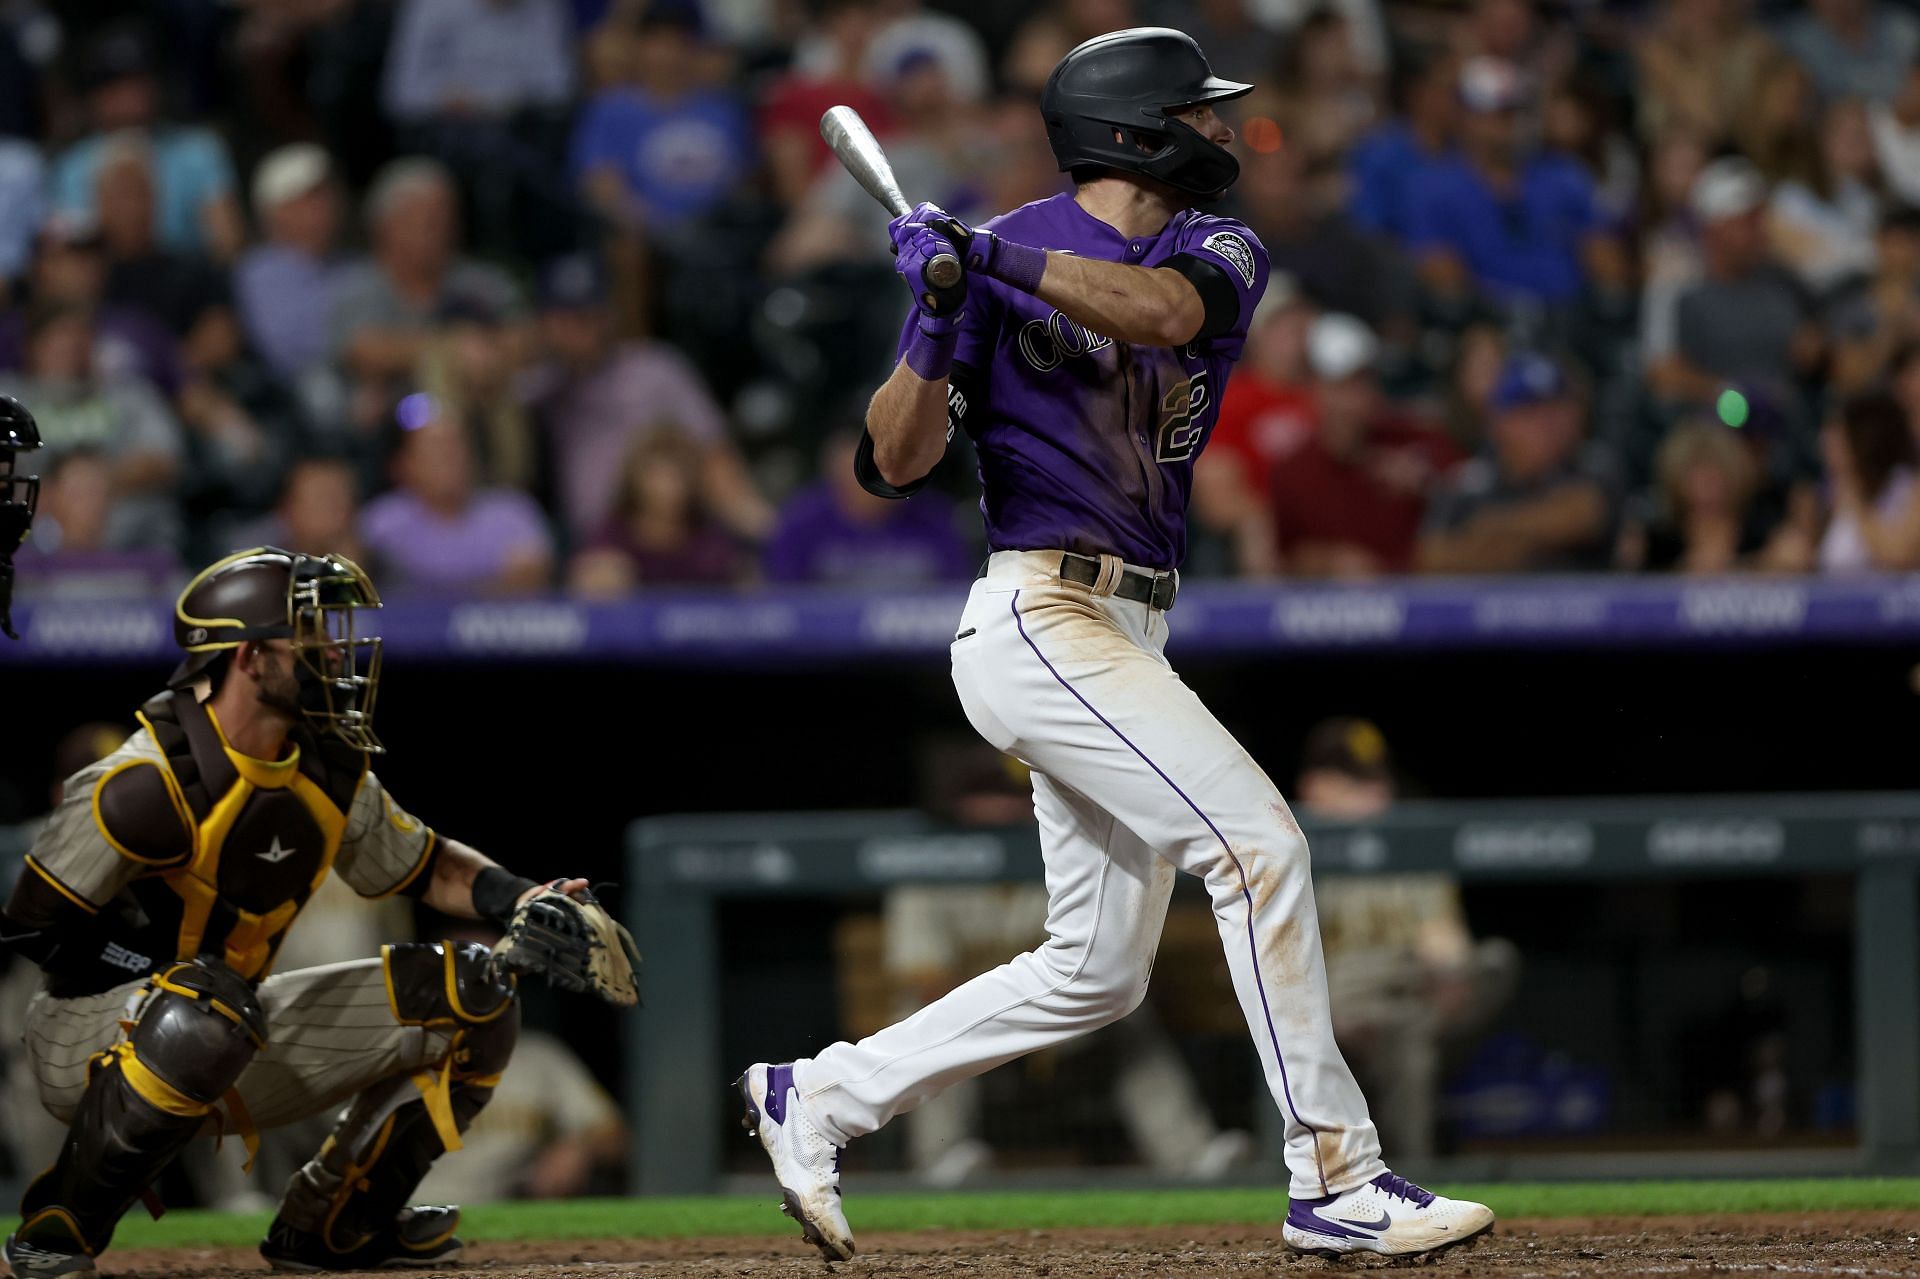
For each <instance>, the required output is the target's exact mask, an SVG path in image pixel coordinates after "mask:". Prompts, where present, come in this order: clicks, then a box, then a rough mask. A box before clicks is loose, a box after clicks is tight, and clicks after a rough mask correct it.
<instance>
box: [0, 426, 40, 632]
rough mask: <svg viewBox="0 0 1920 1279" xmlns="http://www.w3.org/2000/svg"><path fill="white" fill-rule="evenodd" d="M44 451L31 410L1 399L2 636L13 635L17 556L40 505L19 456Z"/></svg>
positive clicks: (34, 479)
mask: <svg viewBox="0 0 1920 1279" xmlns="http://www.w3.org/2000/svg"><path fill="white" fill-rule="evenodd" d="M39 447H40V424H39V423H38V422H35V421H34V420H33V414H32V413H29V412H28V411H27V406H26V405H24V404H22V403H21V402H20V401H18V400H16V399H14V398H13V397H12V396H11V395H0V632H4V633H5V634H6V635H7V637H8V638H9V639H19V638H20V637H19V636H18V635H15V634H14V633H13V618H12V616H11V610H12V605H13V553H14V552H15V551H17V550H19V549H20V543H22V542H24V541H26V540H27V530H28V529H30V528H32V527H33V513H34V510H35V509H36V508H38V507H39V505H40V477H39V476H37V475H22V474H20V471H19V465H20V461H19V455H20V454H22V453H31V452H32V451H33V450H34V449H37V448H39Z"/></svg>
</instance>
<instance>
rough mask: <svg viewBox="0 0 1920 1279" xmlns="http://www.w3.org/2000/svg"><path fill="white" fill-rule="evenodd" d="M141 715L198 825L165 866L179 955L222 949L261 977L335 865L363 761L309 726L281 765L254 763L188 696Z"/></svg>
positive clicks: (231, 961)
mask: <svg viewBox="0 0 1920 1279" xmlns="http://www.w3.org/2000/svg"><path fill="white" fill-rule="evenodd" d="M140 718H141V720H142V722H143V723H145V724H146V725H147V727H148V729H149V730H150V731H151V732H152V733H153V736H154V740H155V742H156V743H157V744H158V745H159V746H160V749H161V751H162V752H163V753H164V755H165V756H166V761H167V770H168V773H169V775H170V779H171V781H172V783H173V785H172V786H171V788H170V789H171V791H172V792H173V794H175V795H177V796H178V797H179V800H180V802H181V804H182V805H183V806H184V808H185V817H186V818H187V820H188V821H189V822H190V823H191V827H192V829H191V839H190V845H191V848H190V854H189V856H188V857H187V858H186V859H185V860H184V861H177V862H176V863H175V864H173V865H172V866H171V867H170V868H168V869H165V870H162V871H160V872H159V873H160V877H161V879H162V880H163V882H164V883H165V884H166V886H167V888H168V889H170V890H171V891H172V892H173V894H175V895H177V896H178V898H179V900H180V907H181V909H180V918H179V928H178V936H177V939H176V942H175V946H174V958H176V959H183V960H184V959H191V958H193V957H194V956H196V955H200V954H214V955H218V956H219V957H220V958H221V959H223V960H224V961H225V963H226V964H227V966H228V967H229V968H231V969H233V971H234V972H236V973H238V974H240V975H241V976H242V977H245V978H247V979H249V980H257V979H259V978H260V977H263V976H265V975H266V972H267V969H268V967H269V966H270V965H271V963H272V961H273V955H274V952H275V951H276V950H278V949H279V945H280V942H281V939H282V938H283V937H284V936H285V935H286V931H287V929H288V928H289V927H290V926H291V925H292V923H293V921H294V918H295V917H296V916H297V915H298V914H299V913H300V910H301V908H302V907H304V906H305V905H306V902H307V899H308V898H309V897H310V896H312V894H313V892H314V890H315V889H317V888H318V887H319V886H320V883H321V881H322V880H324V879H325V878H326V875H327V872H328V870H330V869H331V868H332V866H333V861H334V858H335V857H336V856H337V855H338V853H339V851H340V840H341V837H342V836H343V835H344V834H345V832H346V826H347V812H348V810H349V809H350V808H351V806H352V803H353V794H354V791H355V789H356V788H357V787H358V786H359V784H360V779H361V777H362V776H364V774H365V770H366V757H365V756H364V755H362V754H361V753H359V752H357V751H344V752H335V751H328V750H326V749H325V748H323V747H321V746H320V745H319V744H318V743H316V742H315V741H314V740H313V738H312V737H311V736H310V735H308V734H304V733H303V734H300V735H299V736H298V737H297V738H296V739H295V740H294V743H293V747H292V749H291V751H290V753H289V755H288V757H287V758H286V759H284V760H278V761H266V760H258V759H253V758H250V757H249V756H246V755H243V754H241V753H240V752H238V751H236V750H234V749H233V747H232V746H231V745H230V744H229V743H228V742H227V741H226V738H225V737H224V735H223V734H222V733H221V731H220V727H219V724H218V723H217V722H216V721H215V720H214V718H213V717H212V715H211V714H209V713H208V711H207V708H206V707H205V706H203V705H201V704H200V702H199V701H197V700H196V699H195V698H194V697H193V695H192V694H191V693H190V692H185V691H181V692H175V693H173V694H171V695H169V696H166V697H163V698H157V699H155V700H154V701H152V702H149V703H148V704H147V706H146V707H145V708H144V709H143V711H142V712H141V716H140Z"/></svg>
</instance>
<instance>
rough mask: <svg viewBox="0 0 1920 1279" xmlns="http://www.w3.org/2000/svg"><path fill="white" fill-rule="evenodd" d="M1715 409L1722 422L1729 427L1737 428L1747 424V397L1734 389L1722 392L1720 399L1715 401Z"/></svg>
mask: <svg viewBox="0 0 1920 1279" xmlns="http://www.w3.org/2000/svg"><path fill="white" fill-rule="evenodd" d="M1713 407H1714V411H1715V412H1717V413H1718V414H1719V415H1720V420H1721V421H1722V422H1725V423H1726V424H1727V425H1728V426H1731V427H1736V428H1737V427H1742V426H1745V425H1746V424H1747V413H1748V408H1747V397H1746V396H1744V395H1742V394H1740V392H1738V391H1736V390H1734V389H1733V388H1732V387H1728V388H1727V389H1726V390H1724V391H1722V392H1720V398H1719V399H1718V400H1715V401H1714V404H1713Z"/></svg>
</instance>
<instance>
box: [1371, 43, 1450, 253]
mask: <svg viewBox="0 0 1920 1279" xmlns="http://www.w3.org/2000/svg"><path fill="white" fill-rule="evenodd" d="M1458 75H1459V72H1458V71H1457V70H1456V68H1455V65H1454V62H1453V60H1452V59H1450V58H1434V59H1432V60H1431V61H1429V62H1427V63H1426V64H1425V65H1424V66H1420V67H1416V68H1414V69H1413V70H1412V71H1411V72H1410V73H1409V74H1408V76H1407V79H1406V82H1405V85H1404V101H1403V102H1402V103H1401V104H1400V114H1399V115H1398V116H1396V117H1394V118H1393V119H1392V120H1389V121H1388V122H1387V123H1385V124H1383V125H1381V126H1380V127H1379V128H1377V129H1374V130H1373V131H1372V132H1370V133H1368V134H1367V135H1366V136H1365V137H1363V138H1361V139H1360V141H1359V142H1357V143H1355V144H1354V147H1353V150H1352V151H1351V152H1349V153H1348V157H1347V163H1348V167H1349V170H1350V172H1351V176H1352V181H1353V188H1352V194H1351V195H1350V196H1349V199H1348V204H1347V216H1348V217H1350V218H1351V219H1352V220H1353V222H1354V224H1355V225H1356V226H1358V227H1360V228H1361V229H1362V230H1365V231H1371V232H1373V233H1374V234H1376V235H1385V236H1390V237H1391V238H1393V239H1395V240H1398V241H1402V242H1404V241H1406V240H1407V238H1408V237H1409V236H1410V235H1411V233H1412V231H1413V224H1414V213H1413V208H1412V200H1411V192H1412V189H1413V186H1414V181H1415V178H1416V175H1418V174H1420V173H1422V172H1424V171H1425V170H1426V169H1427V168H1429V167H1431V166H1432V165H1436V164H1440V163H1442V162H1444V161H1446V160H1448V159H1450V158H1452V156H1453V153H1454V144H1455V143H1456V141H1458V137H1459V132H1460V99H1459V97H1458V96H1457V94H1456V92H1455V88H1454V84H1455V80H1456V78H1457V77H1458Z"/></svg>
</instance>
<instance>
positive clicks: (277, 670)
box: [258, 650, 306, 724]
mask: <svg viewBox="0 0 1920 1279" xmlns="http://www.w3.org/2000/svg"><path fill="white" fill-rule="evenodd" d="M269 652H270V653H271V655H270V656H269V657H268V658H267V660H266V661H264V662H262V663H261V666H260V676H259V684H260V692H259V694H258V696H259V699H260V704H261V705H262V706H264V707H266V708H267V709H268V710H270V711H272V712H274V713H275V714H276V715H281V716H284V717H285V718H286V719H287V721H288V722H289V723H292V724H298V723H299V722H300V721H301V720H302V719H304V718H305V716H306V710H305V708H304V707H302V706H301V704H300V676H299V675H298V674H296V673H295V671H294V657H293V654H291V653H275V652H271V650H269Z"/></svg>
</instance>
